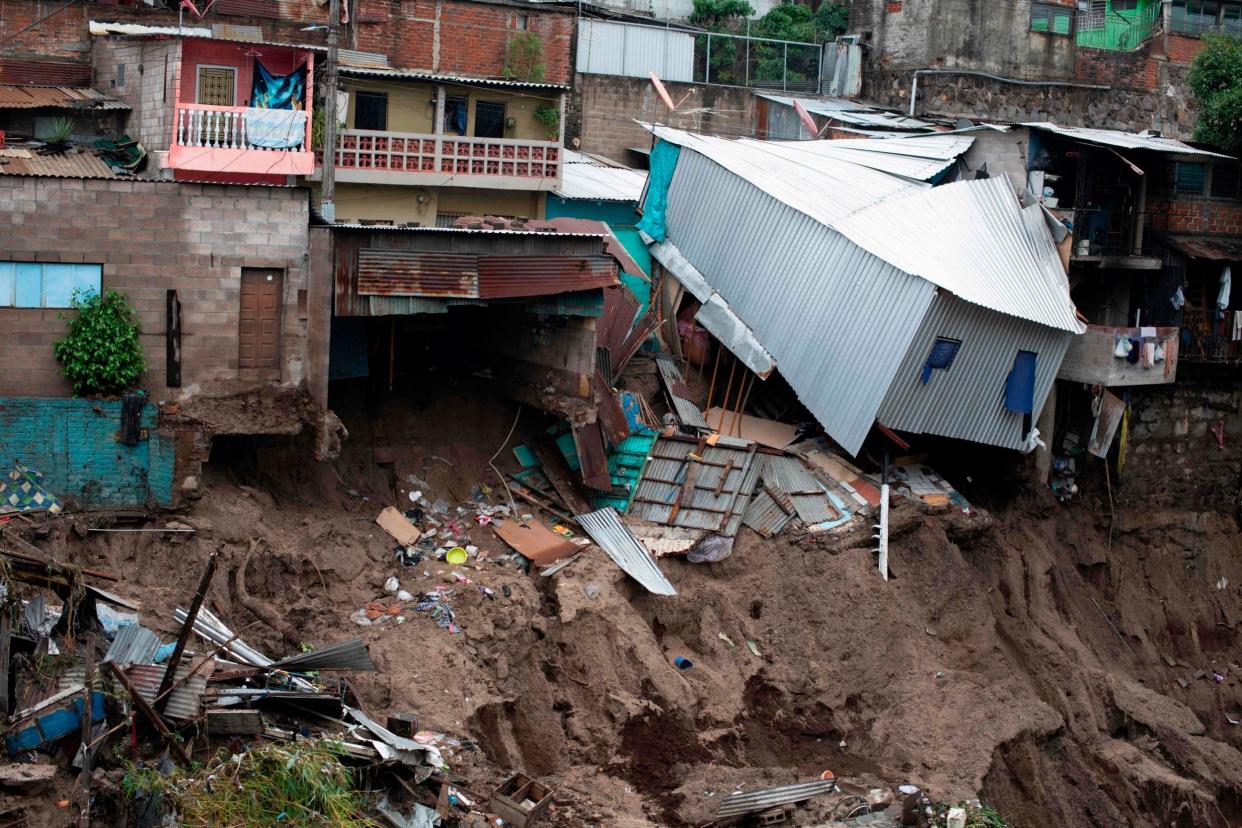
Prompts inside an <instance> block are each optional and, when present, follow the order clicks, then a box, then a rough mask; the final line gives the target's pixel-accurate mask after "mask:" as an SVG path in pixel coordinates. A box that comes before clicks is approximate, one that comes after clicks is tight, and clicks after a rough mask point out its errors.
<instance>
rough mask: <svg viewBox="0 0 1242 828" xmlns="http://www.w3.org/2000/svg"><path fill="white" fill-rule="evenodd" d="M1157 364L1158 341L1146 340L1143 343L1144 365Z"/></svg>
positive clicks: (1147, 366) (1146, 366)
mask: <svg viewBox="0 0 1242 828" xmlns="http://www.w3.org/2000/svg"><path fill="white" fill-rule="evenodd" d="M1155 364H1156V343H1154V342H1144V343H1143V356H1142V366H1143V367H1144V368H1150V367H1152V366H1153V365H1155Z"/></svg>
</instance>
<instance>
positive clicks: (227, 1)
mask: <svg viewBox="0 0 1242 828" xmlns="http://www.w3.org/2000/svg"><path fill="white" fill-rule="evenodd" d="M212 8H213V9H214V10H215V11H216V13H217V14H231V15H235V16H237V17H266V18H269V19H276V18H279V17H280V3H279V2H278V0H216V3H215V5H214V6H212ZM212 28H213V29H214V28H215V26H212Z"/></svg>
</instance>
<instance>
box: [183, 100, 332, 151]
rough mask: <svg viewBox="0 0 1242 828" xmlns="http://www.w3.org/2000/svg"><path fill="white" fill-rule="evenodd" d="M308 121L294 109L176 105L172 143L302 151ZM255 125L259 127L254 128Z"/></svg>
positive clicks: (243, 148)
mask: <svg viewBox="0 0 1242 828" xmlns="http://www.w3.org/2000/svg"><path fill="white" fill-rule="evenodd" d="M308 122H309V119H308V118H307V117H306V115H305V113H303V112H301V111H296V110H279V109H254V108H251V107H246V106H210V105H207V104H177V122H176V127H177V128H176V136H175V144H176V145H177V146H182V147H201V148H204V149H226V150H256V151H260V152H289V151H294V152H305V151H306V148H307V147H308V146H309V145H310V129H309V126H308ZM255 124H259V126H258V127H257V128H256V127H255V126H254V125H255ZM281 144H284V146H281Z"/></svg>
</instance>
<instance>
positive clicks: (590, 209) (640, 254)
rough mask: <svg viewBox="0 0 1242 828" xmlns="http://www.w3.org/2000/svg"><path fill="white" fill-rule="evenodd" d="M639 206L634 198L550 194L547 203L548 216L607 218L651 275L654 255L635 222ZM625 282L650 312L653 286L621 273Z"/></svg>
mask: <svg viewBox="0 0 1242 828" xmlns="http://www.w3.org/2000/svg"><path fill="white" fill-rule="evenodd" d="M637 206H638V205H637V204H636V203H635V202H633V201H587V200H579V199H564V198H561V197H560V196H558V195H549V196H548V204H547V217H548V218H560V217H562V216H566V217H569V218H581V219H593V220H594V221H604V222H607V223H608V226H609V227H611V228H612V233H613V235H614V236H616V237H617V240H618V241H620V242H621V244H622V246H623V247H625V249H626V251H628V252H629V254H630V255H631V256H632V257H633V258H634V261H636V262H637V263H638V266H639V267H641V268H642V269H643V273H645V274H646V275H647V276H648V277H650V276H651V254H650V253H649V252H648V251H647V245H645V244H643V240H642V238H640V237H639V235H638V230H637V229H635V227H634V225H635V223H636V222H637V221H638V213H636V212H635V209H636V207H637ZM621 283H622V284H624V285H625V286H626V287H627V288H629V289H630V292H631V293H633V294H634V295H635V296H636V297H638V302H639V305H640V306H641V310H640V311H639V312H640V313H646V312H647V305H648V304H650V303H651V285H650V283H648V282H644V281H643V280H642V279H638V278H635V277H633V276H628V275H625V274H622V275H621Z"/></svg>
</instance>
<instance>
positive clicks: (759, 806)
mask: <svg viewBox="0 0 1242 828" xmlns="http://www.w3.org/2000/svg"><path fill="white" fill-rule="evenodd" d="M834 785H835V782H834V781H833V780H831V779H827V780H823V779H816V780H815V781H813V782H800V783H798V784H796V785H785V786H783V787H780V788H768V789H767V790H763V791H748V792H745V793H733V794H729V795H728V796H726V797H725V798H724V799H722V800H721V801H720V810H719V811H718V812H717V814H716V817H717V818H718V819H719V818H724V817H740V816H745V815H746V814H753V813H758V812H759V811H766V810H768V809H769V808H775V807H776V806H777V805H792V804H793V803H795V802H803V801H805V800H807V799H810V798H812V797H815V796H820V795H822V794H827V793H832V791H833V788H834Z"/></svg>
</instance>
